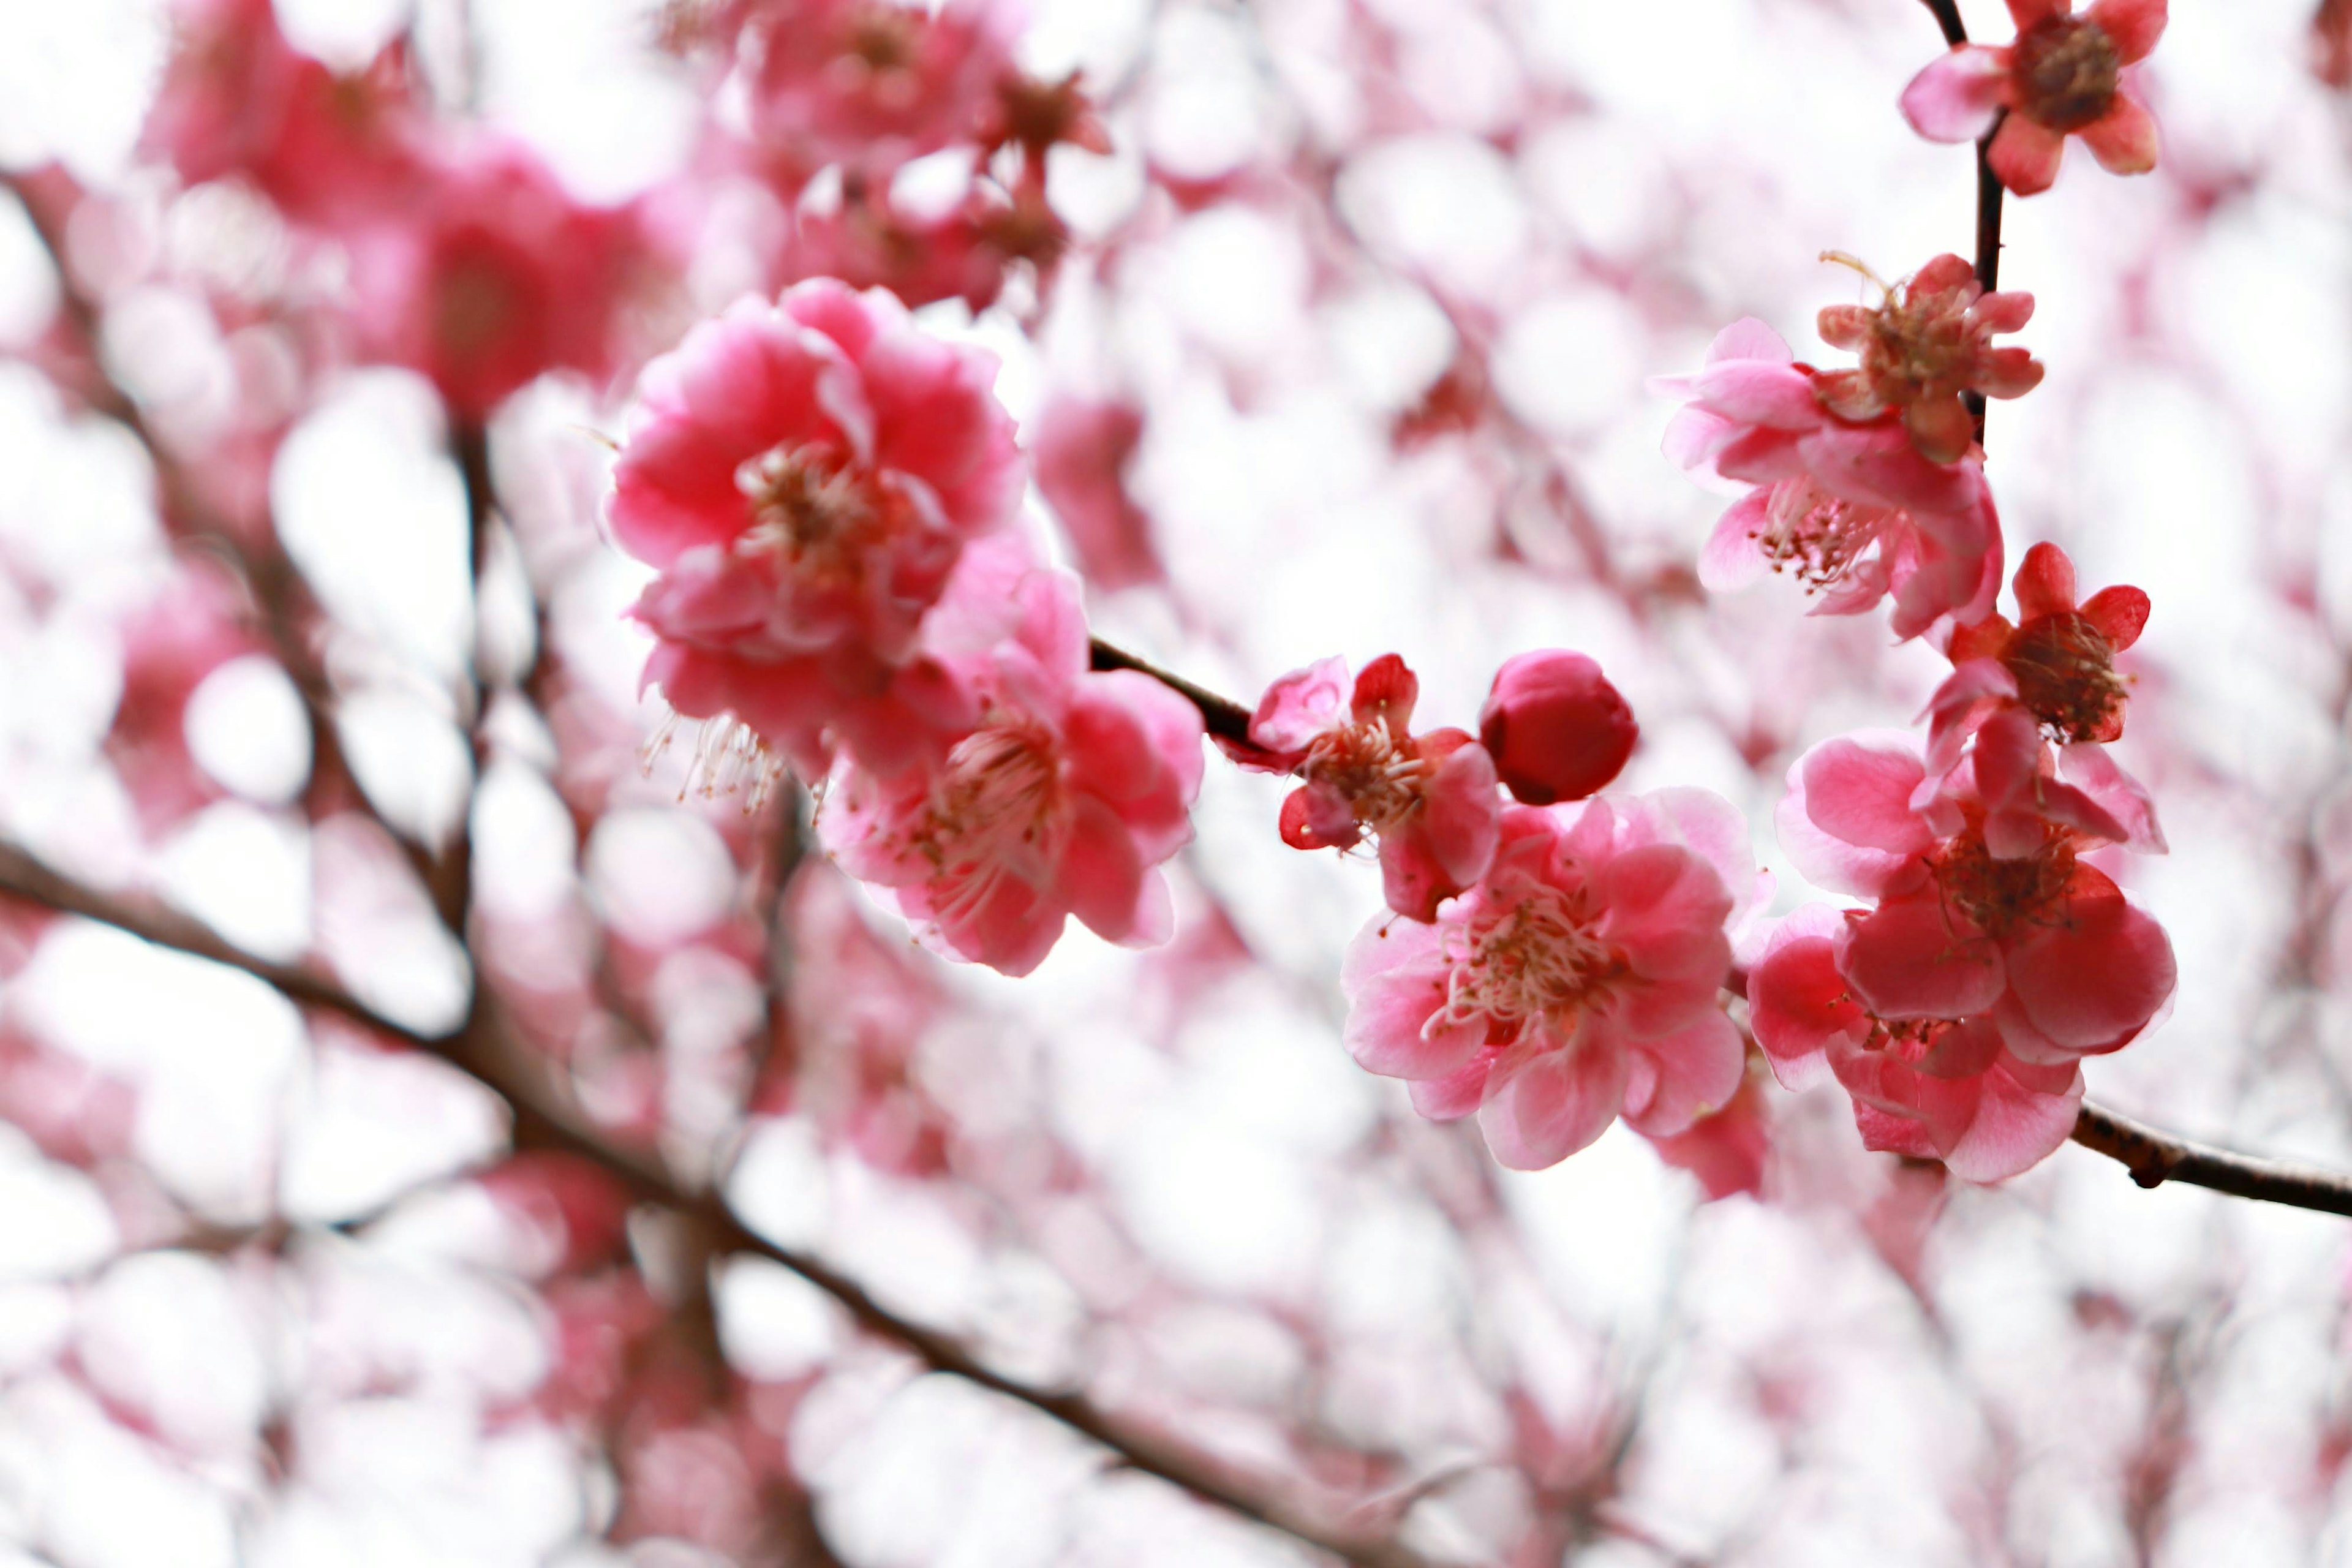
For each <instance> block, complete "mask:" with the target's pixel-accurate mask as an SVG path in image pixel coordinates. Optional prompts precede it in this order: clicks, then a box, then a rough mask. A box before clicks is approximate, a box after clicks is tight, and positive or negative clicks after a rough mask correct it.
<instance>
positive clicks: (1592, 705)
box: [1478, 648, 1642, 805]
mask: <svg viewBox="0 0 2352 1568" xmlns="http://www.w3.org/2000/svg"><path fill="white" fill-rule="evenodd" d="M1641 733H1642V730H1641V726H1640V725H1638V724H1636V723H1635V722H1634V721H1633V709H1632V707H1630V706H1629V705H1628V704H1627V703H1626V701H1625V699H1624V698H1623V697H1622V695H1621V694H1620V693H1619V692H1618V690H1617V689H1616V688H1615V687H1613V686H1612V685H1610V684H1609V679H1608V678H1607V677H1606V676H1604V675H1602V674H1601V667H1600V666H1599V665H1598V664H1595V663H1594V662H1593V661H1592V660H1591V659H1590V658H1586V657H1585V656H1584V655H1582V654H1580V653H1570V652H1568V651H1567V650H1565V649H1563V648H1545V649H1541V650H1539V651H1538V652H1534V653H1522V654H1517V655H1514V656H1513V657H1512V658H1508V659H1506V660H1505V661H1504V662H1503V668H1500V669H1498V670H1496V672H1495V684H1494V686H1493V687H1492V689H1489V690H1488V692H1487V694H1486V705H1485V706H1484V707H1482V708H1480V709H1479V710H1478V742H1479V744H1481V745H1483V746H1485V747H1486V752H1487V754H1488V755H1489V756H1491V757H1493V758H1494V759H1495V771H1496V773H1497V774H1498V775H1499V776H1500V777H1501V779H1502V781H1503V783H1504V784H1506V785H1507V787H1508V788H1509V789H1510V792H1511V795H1512V796H1513V797H1514V798H1516V799H1517V800H1519V801H1521V802H1523V803H1525V804H1526V805H1552V804H1553V803H1555V802H1557V801H1563V800H1582V799H1583V798H1584V797H1585V796H1586V795H1593V794H1597V793H1598V792H1600V791H1601V790H1603V789H1605V788H1607V787H1608V785H1609V781H1610V780H1612V779H1613V778H1615V777H1616V776H1617V775H1618V773H1620V772H1622V770H1623V768H1624V766H1625V759H1626V758H1628V757H1630V756H1632V755H1633V742H1635V741H1637V740H1639V739H1640V738H1641Z"/></svg>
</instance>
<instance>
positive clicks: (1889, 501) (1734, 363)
mask: <svg viewBox="0 0 2352 1568" xmlns="http://www.w3.org/2000/svg"><path fill="white" fill-rule="evenodd" d="M1821 379H1822V378H1821V373H1819V372H1817V371H1814V370H1813V369H1811V367H1810V366H1807V365H1802V364H1799V363H1796V359H1795V355H1793V354H1792V353H1790V350H1789V345H1788V343H1787V342H1784V341H1783V340H1782V339H1781V338H1780V334H1779V333H1777V332H1775V331H1772V329H1771V328H1769V327H1768V326H1766V325H1764V323H1763V322H1761V321H1754V320H1752V319H1751V320H1746V321H1736V322H1734V323H1733V324H1732V325H1730V326H1728V327H1727V328H1725V329H1724V330H1723V331H1721V332H1720V333H1718V334H1717V336H1716V340H1715V342H1714V343H1713V344H1712V345H1711V346H1710V347H1709V348H1708V350H1707V359H1706V365H1705V366H1704V367H1703V368H1702V369H1701V370H1700V371H1699V373H1698V374H1696V375H1693V376H1688V377H1682V378H1675V379H1670V380H1666V381H1663V382H1661V383H1659V385H1660V387H1661V389H1662V390H1665V391H1670V392H1676V393H1680V394H1682V395H1685V396H1686V397H1687V398H1688V399H1689V400H1690V401H1689V404H1688V405H1687V406H1685V408H1684V409H1683V410H1682V411H1681V412H1680V413H1678V414H1677V415H1675V418H1674V422H1673V423H1672V424H1671V425H1669V426H1667V427H1666V437H1665V450H1666V455H1667V456H1668V457H1670V458H1674V459H1675V461H1676V462H1678V463H1680V464H1681V465H1682V466H1683V467H1685V468H1689V469H1692V470H1694V471H1695V472H1696V473H1698V474H1700V475H1702V476H1705V477H1708V478H1712V479H1722V480H1725V481H1728V482H1731V483H1734V484H1740V483H1745V484H1747V485H1749V486H1751V487H1752V488H1751V489H1748V491H1747V493H1746V494H1745V495H1744V496H1742V497H1741V499H1740V500H1738V501H1737V502H1735V503H1734V504H1733V505H1732V506H1731V508H1730V509H1729V510H1727V511H1726V512H1725V513H1724V514H1723V518H1722V520H1721V521H1719V522H1717V525H1716V529H1715V532H1714V534H1713V536H1712V537H1711V538H1709V539H1708V541H1707V543H1706V549H1705V550H1704V551H1703V552H1702V553H1701V555H1700V557H1699V580H1700V581H1701V582H1702V583H1704V584H1706V586H1707V587H1709V588H1711V589H1714V590H1716V591H1717V592H1722V591H1727V590H1729V589H1732V588H1738V587H1742V586H1745V585H1746V584H1748V583H1751V582H1753V581H1755V580H1756V579H1757V578H1758V577H1760V576H1761V575H1763V574H1764V573H1765V572H1766V571H1767V570H1768V569H1769V570H1770V571H1773V572H1779V573H1785V574H1790V575H1792V576H1794V577H1795V578H1796V579H1797V580H1798V581H1799V582H1800V583H1801V584H1803V585H1804V587H1805V590H1806V591H1807V592H1808V593H1811V594H1817V595H1821V602H1820V604H1819V605H1816V606H1815V608H1814V611H1813V613H1814V614H1816V615H1832V616H1852V615H1860V614H1863V613H1864V612H1865V611H1867V610H1869V609H1870V608H1872V607H1873V606H1874V605H1876V604H1877V603H1878V602H1879V600H1881V599H1882V598H1885V597H1888V596H1889V595H1892V596H1893V598H1894V601H1895V610H1894V629H1895V635H1896V636H1897V637H1917V636H1920V635H1921V634H1922V633H1925V632H1927V631H1928V630H1929V629H1930V628H1932V627H1934V626H1936V625H1937V623H1938V622H1941V621H1943V620H1945V619H1946V618H1947V617H1949V619H1950V620H1952V621H1953V622H1956V623H1961V624H1965V623H1967V622H1969V621H1975V620H1980V619H1982V618H1983V617H1984V616H1987V615H1990V613H1991V611H1992V605H1993V599H1994V596H1995V595H1997V594H1998V593H1999V592H2000V566H2001V551H2000V518H1999V516H1998V514H1996V513H1995V511H1994V510H1993V504H1992V492H1991V491H1990V489H1988V488H1987V487H1986V485H1985V482H1984V471H1983V469H1982V468H1981V467H1980V466H1979V463H1978V462H1977V460H1976V459H1975V458H1964V459H1963V460H1961V461H1958V462H1954V463H1937V462H1931V461H1930V460H1928V459H1927V458H1925V457H1923V456H1921V455H1920V453H1919V452H1918V451H1917V450H1916V447H1915V446H1914V444H1913V442H1912V439H1911V437H1910V433H1909V432H1908V430H1907V429H1906V427H1905V426H1903V425H1902V424H1901V423H1900V422H1899V421H1896V420H1895V419H1893V418H1889V417H1885V416H1882V417H1880V418H1877V419H1874V420H1873V421H1871V422H1869V423H1865V424H1855V423H1853V422H1851V421H1848V420H1845V419H1843V418H1841V417H1839V416H1838V415H1837V414H1836V413H1834V412H1833V411H1832V409H1831V408H1830V407H1829V406H1827V405H1825V403H1824V401H1823V399H1822V396H1821V395H1819V393H1818V390H1817V384H1818V383H1819V381H1820V380H1821Z"/></svg>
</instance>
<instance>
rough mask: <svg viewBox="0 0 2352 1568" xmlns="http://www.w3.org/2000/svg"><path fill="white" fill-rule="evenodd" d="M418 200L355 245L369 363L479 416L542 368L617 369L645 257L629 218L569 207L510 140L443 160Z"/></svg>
mask: <svg viewBox="0 0 2352 1568" xmlns="http://www.w3.org/2000/svg"><path fill="white" fill-rule="evenodd" d="M419 200H420V202H422V203H423V204H424V205H423V210H422V211H421V212H417V213H404V214H402V215H400V216H399V217H398V219H397V220H396V221H394V220H391V219H387V220H386V221H383V222H381V223H375V224H372V225H370V226H367V227H366V229H365V230H364V231H363V232H362V233H359V234H356V235H354V236H352V238H351V240H350V245H351V248H352V277H353V282H354V284H355V285H356V291H357V293H358V295H359V301H360V303H359V307H358V313H359V326H360V331H361V336H362V339H363V340H364V342H365V344H366V346H367V348H368V350H369V352H370V353H372V354H373V355H374V356H375V357H377V358H380V359H383V360H388V361H390V362H391V363H394V364H403V365H406V366H408V367H409V368H411V369H413V370H415V371H417V372H419V373H420V374H424V375H425V376H426V377H428V378H429V379H430V380H431V381H432V382H433V384H434V385H435V387H436V389H438V390H439V392H440V394H441V395H442V397H443V398H444V399H445V400H446V402H447V403H448V404H449V405H450V407H451V409H452V410H453V411H455V412H456V413H457V416H459V417H460V418H465V419H472V420H479V419H481V418H483V417H485V416H488V413H489V412H490V410H491V409H493V408H495V407H496V406H497V405H499V402H500V401H502V400H503V399H504V398H505V397H506V396H507V395H508V394H509V393H511V392H514V391H515V390H517V389H518V388H520V387H521V386H523V385H524V384H527V383H529V382H530V381H531V380H533V379H534V378H536V377H537V376H539V375H540V374H542V373H544V372H546V371H551V370H558V369H562V370H572V371H577V372H579V373H581V374H584V375H586V376H588V377H589V378H591V379H592V380H594V381H598V382H602V381H603V380H604V379H605V378H606V377H608V376H609V375H611V374H612V373H613V369H614V363H615V362H614V350H615V346H616V345H615V341H614V328H615V319H616V317H617V315H618V313H619V311H620V309H621V307H622V305H623V304H624V302H625V300H626V298H627V297H628V295H629V294H630V292H631V291H632V289H633V288H634V286H635V283H636V278H635V273H636V272H637V270H638V269H639V268H641V267H642V266H644V265H645V263H646V256H645V253H644V249H643V240H642V237H641V235H640V233H639V230H638V227H637V224H636V221H635V216H634V215H633V214H632V213H630V212H628V211H627V210H625V209H615V208H607V207H593V206H588V205H583V204H581V203H579V202H576V201H574V200H572V197H571V196H570V195H568V194H566V192H565V191H564V189H563V187H562V185H561V184H558V183H557V181H556V179H555V176H554V175H553V174H551V172H550V171H549V170H548V169H547V167H546V165H545V164H544V163H541V161H540V159H539V157H538V156H537V154H535V153H530V151H528V150H527V149H525V148H524V147H522V146H521V145H520V144H516V143H490V144H486V145H484V146H482V147H480V148H479V149H477V150H474V151H471V152H468V153H465V154H462V155H457V156H453V157H450V158H447V159H445V160H444V161H442V162H441V163H440V164H439V165H438V166H437V167H436V170H435V172H434V174H433V175H432V178H431V182H430V185H429V189H428V190H427V191H425V192H424V193H421V194H420V196H419Z"/></svg>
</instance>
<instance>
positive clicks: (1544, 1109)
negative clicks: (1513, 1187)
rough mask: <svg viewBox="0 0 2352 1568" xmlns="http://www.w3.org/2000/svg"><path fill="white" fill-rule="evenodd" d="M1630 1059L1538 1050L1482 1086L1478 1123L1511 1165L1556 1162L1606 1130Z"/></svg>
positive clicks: (1597, 1052) (1528, 1167) (1591, 1051)
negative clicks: (1482, 1099)
mask: <svg viewBox="0 0 2352 1568" xmlns="http://www.w3.org/2000/svg"><path fill="white" fill-rule="evenodd" d="M1631 1073H1632V1064H1631V1062H1630V1061H1629V1060H1628V1059H1627V1056H1626V1053H1625V1052H1624V1051H1622V1050H1610V1049H1598V1048H1579V1047H1578V1046H1570V1047H1568V1048H1567V1049H1564V1050H1563V1049H1553V1050H1547V1051H1541V1052H1538V1053H1537V1054H1535V1055H1534V1056H1533V1057H1532V1058H1528V1059H1527V1060H1526V1061H1525V1062H1524V1063H1523V1064H1522V1065H1519V1066H1517V1068H1511V1067H1508V1066H1504V1067H1503V1071H1502V1074H1501V1081H1500V1082H1498V1083H1495V1084H1492V1085H1490V1086H1489V1087H1488V1089H1487V1091H1486V1104H1485V1105H1484V1106H1482V1107H1481V1108H1480V1109H1479V1111H1478V1129H1479V1131H1481V1132H1483V1133H1485V1134H1486V1147H1487V1148H1488V1149H1489V1150H1491V1151H1492V1152H1493V1153H1494V1156H1495V1158H1496V1161H1497V1162H1498V1163H1501V1164H1503V1165H1506V1166H1507V1167H1508V1168H1510V1169H1511V1170H1514V1171H1540V1170H1543V1169H1545V1168H1546V1167H1548V1166H1551V1165H1557V1164H1559V1163H1560V1162H1561V1161H1562V1160H1565V1159H1567V1158H1568V1157H1569V1156H1570V1154H1573V1153H1575V1152H1577V1151H1578V1150H1580V1149H1581V1148H1584V1147H1585V1146H1586V1145H1588V1144H1590V1143H1591V1142H1592V1141H1593V1140H1594V1139H1596V1138H1598V1137H1600V1136H1601V1133H1602V1132H1604V1131H1608V1128H1609V1124H1610V1122H1612V1121H1615V1120H1616V1117H1617V1110H1618V1107H1619V1106H1620V1105H1622V1103H1623V1101H1624V1098H1625V1083H1626V1079H1628V1078H1629V1077H1630V1076H1631Z"/></svg>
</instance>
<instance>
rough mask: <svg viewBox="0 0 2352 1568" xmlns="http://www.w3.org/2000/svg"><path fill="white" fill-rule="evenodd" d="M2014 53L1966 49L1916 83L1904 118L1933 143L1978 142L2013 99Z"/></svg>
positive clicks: (1934, 64)
mask: <svg viewBox="0 0 2352 1568" xmlns="http://www.w3.org/2000/svg"><path fill="white" fill-rule="evenodd" d="M2008 55H2009V51H2008V50H2006V49H1989V48H1986V47H1984V46H1982V45H1980V44H1961V45H1959V46H1958V47H1955V48H1953V49H1952V50H1951V52H1950V53H1948V54H1947V55H1945V56H1944V57H1943V58H1940V59H1937V60H1934V61H1931V62H1930V63H1929V64H1928V66H1927V68H1926V69H1925V70H1923V71H1921V72H1920V73H1919V74H1918V75H1917V76H1915V77H1913V78H1912V79H1911V84H1910V85H1909V86H1908V87H1906V88H1905V89H1903V100H1902V102H1903V118H1904V119H1906V120H1907V121H1910V122H1911V129H1912V130H1914V131H1916V132H1918V133H1919V134H1920V135H1922V136H1925V137H1926V138H1927V140H1928V141H1930V142H1973V141H1975V140H1976V139H1977V138H1978V137H1979V136H1981V135H1983V134H1984V133H1985V132H1987V131H1989V130H1990V129H1991V128H1992V121H1993V116H1994V115H1995V114H1996V113H1998V112H1999V111H2000V108H2001V107H2002V105H2004V104H2006V103H2007V102H2009V100H2010V96H2011V89H2010V81H2009V58H2008Z"/></svg>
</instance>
